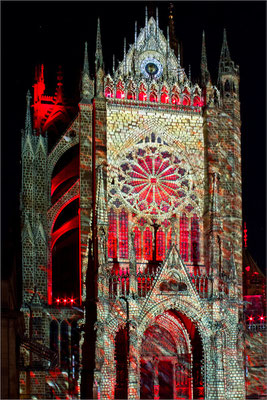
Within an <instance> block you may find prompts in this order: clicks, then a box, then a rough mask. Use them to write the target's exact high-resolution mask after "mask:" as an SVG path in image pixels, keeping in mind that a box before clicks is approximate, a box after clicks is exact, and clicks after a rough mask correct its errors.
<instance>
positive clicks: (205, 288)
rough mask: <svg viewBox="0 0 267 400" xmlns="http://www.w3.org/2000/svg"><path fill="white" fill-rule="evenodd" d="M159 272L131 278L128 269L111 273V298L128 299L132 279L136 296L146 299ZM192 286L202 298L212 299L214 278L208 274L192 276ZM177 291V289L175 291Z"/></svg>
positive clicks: (136, 275)
mask: <svg viewBox="0 0 267 400" xmlns="http://www.w3.org/2000/svg"><path fill="white" fill-rule="evenodd" d="M156 272H157V270H154V271H152V272H147V271H145V272H141V271H139V272H137V273H136V274H134V275H132V276H130V274H129V270H128V268H123V269H120V270H119V271H114V272H111V273H110V275H109V297H110V298H112V299H115V298H119V297H126V296H128V295H129V293H130V286H131V284H132V282H130V280H131V279H132V280H133V282H134V285H133V286H134V287H135V291H136V295H137V296H138V297H140V298H144V297H146V295H147V294H148V292H149V291H150V289H151V287H152V285H153V281H154V279H155V276H156ZM191 279H192V284H193V285H194V286H195V288H196V290H197V292H198V294H199V296H200V297H201V298H205V299H208V298H211V297H212V292H213V278H212V276H208V275H206V274H201V273H197V274H195V275H194V274H192V275H191ZM174 290H175V289H174Z"/></svg>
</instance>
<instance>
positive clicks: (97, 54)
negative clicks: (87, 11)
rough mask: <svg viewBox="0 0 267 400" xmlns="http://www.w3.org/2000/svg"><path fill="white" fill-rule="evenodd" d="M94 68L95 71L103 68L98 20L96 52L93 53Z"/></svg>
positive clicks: (98, 22)
mask: <svg viewBox="0 0 267 400" xmlns="http://www.w3.org/2000/svg"><path fill="white" fill-rule="evenodd" d="M95 67H96V71H98V69H99V68H103V53H102V43H101V33H100V19H99V18H98V20H97V32H96V51H95Z"/></svg>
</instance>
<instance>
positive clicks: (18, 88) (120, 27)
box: [1, 1, 266, 270]
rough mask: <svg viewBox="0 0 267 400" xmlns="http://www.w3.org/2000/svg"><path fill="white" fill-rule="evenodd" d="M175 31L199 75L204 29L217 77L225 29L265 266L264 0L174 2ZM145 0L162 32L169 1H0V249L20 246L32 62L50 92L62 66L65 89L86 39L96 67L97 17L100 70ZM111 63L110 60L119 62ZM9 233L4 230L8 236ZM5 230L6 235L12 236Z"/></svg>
mask: <svg viewBox="0 0 267 400" xmlns="http://www.w3.org/2000/svg"><path fill="white" fill-rule="evenodd" d="M173 4H174V6H175V19H174V20H175V28H176V35H177V37H178V38H179V40H181V41H182V44H183V58H184V65H183V66H184V67H185V69H186V72H188V65H189V64H190V65H191V70H192V80H193V81H194V80H195V79H197V78H198V77H199V76H200V67H199V66H200V55H201V41H202V30H203V29H204V30H205V33H206V47H207V56H208V66H209V70H210V73H211V77H212V79H213V83H214V84H216V82H217V72H218V62H219V57H220V51H221V45H222V38H223V28H226V30H227V38H228V44H229V49H230V53H231V57H232V59H233V61H234V62H235V63H236V64H237V65H239V66H240V99H241V119H242V157H243V158H242V175H243V220H244V222H246V223H247V228H248V250H249V251H250V252H251V254H252V256H253V257H254V259H255V260H256V262H257V263H258V265H259V267H260V268H261V269H262V270H264V269H265V245H266V241H265V221H266V211H265V202H266V198H265V187H266V165H265V154H266V153H265V136H266V123H265V122H266V119H265V111H266V3H265V2H257V1H253V2H250V1H248V2H246V1H245V2H243V1H240V2H230V1H226V2H212V1H211V2H200V1H198V2H190V1H187V2H180V1H179V2H173ZM145 6H148V7H150V8H151V7H153V6H157V7H158V8H159V24H160V28H161V30H163V32H164V34H165V35H166V27H167V23H168V6H169V2H167V1H166V2H165V1H163V2H138V1H136V2H102V1H98V2H90V1H89V2H66V1H62V2H52V1H51V2H2V3H1V17H2V24H1V27H2V28H1V30H2V35H1V37H2V64H1V66H2V68H1V72H2V76H1V78H2V91H1V93H2V98H1V99H2V135H1V138H2V141H1V150H2V158H1V159H2V169H1V170H2V181H1V182H2V184H1V189H2V195H1V205H2V250H4V253H6V255H7V257H8V256H9V254H8V250H7V249H8V248H9V247H8V246H7V245H6V240H7V238H8V237H9V238H10V237H11V238H12V240H13V242H14V243H13V245H14V244H16V245H17V246H16V248H17V249H18V250H19V246H20V245H19V243H20V222H19V221H20V220H19V191H20V184H21V171H20V169H21V165H20V144H21V133H20V130H21V129H22V128H24V120H25V106H26V100H25V96H26V92H27V90H28V89H30V90H31V93H32V94H33V90H32V85H33V80H34V67H35V65H36V64H38V63H43V64H44V73H45V84H46V89H47V94H50V95H52V94H54V90H55V87H56V75H57V70H58V66H59V65H62V67H63V72H64V85H65V90H66V92H67V93H66V94H72V93H74V89H75V87H76V88H77V87H78V83H79V78H80V70H81V67H82V63H83V48H84V42H85V41H87V42H88V51H89V63H90V72H91V73H92V74H93V73H94V54H95V38H96V26H97V17H100V21H101V35H102V45H103V54H104V61H105V69H106V72H108V71H110V72H111V70H112V57H113V54H115V57H116V60H117V62H118V60H121V59H122V58H123V41H124V37H126V39H127V50H128V46H129V44H132V43H133V41H134V23H135V21H137V22H138V32H139V31H140V28H142V27H143V26H144V21H145ZM117 62H116V65H117ZM8 232H9V236H8ZM10 234H11V236H10Z"/></svg>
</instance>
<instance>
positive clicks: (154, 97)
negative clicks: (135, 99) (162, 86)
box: [149, 92, 158, 103]
mask: <svg viewBox="0 0 267 400" xmlns="http://www.w3.org/2000/svg"><path fill="white" fill-rule="evenodd" d="M149 101H151V102H153V103H156V102H157V101H158V98H157V94H156V93H155V92H152V93H151V94H150V97H149Z"/></svg>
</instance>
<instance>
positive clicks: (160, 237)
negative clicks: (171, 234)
mask: <svg viewBox="0 0 267 400" xmlns="http://www.w3.org/2000/svg"><path fill="white" fill-rule="evenodd" d="M164 258H165V233H164V232H163V230H162V229H161V228H160V229H159V230H158V231H157V260H159V261H162V260H163V259H164Z"/></svg>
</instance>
